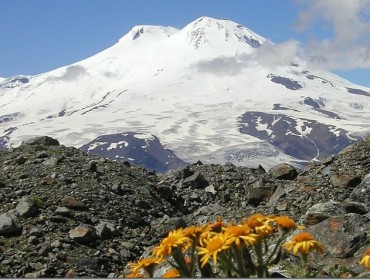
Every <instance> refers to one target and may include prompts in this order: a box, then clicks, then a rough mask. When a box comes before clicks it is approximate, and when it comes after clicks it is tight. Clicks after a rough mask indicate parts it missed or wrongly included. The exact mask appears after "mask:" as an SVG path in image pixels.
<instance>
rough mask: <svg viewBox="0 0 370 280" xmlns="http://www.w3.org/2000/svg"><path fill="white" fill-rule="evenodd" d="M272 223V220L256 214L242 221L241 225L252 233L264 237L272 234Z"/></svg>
mask: <svg viewBox="0 0 370 280" xmlns="http://www.w3.org/2000/svg"><path fill="white" fill-rule="evenodd" d="M272 222H273V219H272V218H269V217H265V216H264V215H262V214H259V213H256V214H253V215H251V216H250V217H249V219H248V220H246V221H243V224H244V225H247V226H249V227H250V228H251V229H252V230H253V231H254V233H257V234H260V235H262V236H265V235H270V234H272V233H273V232H274V228H273V226H272Z"/></svg>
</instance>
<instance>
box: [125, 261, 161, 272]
mask: <svg viewBox="0 0 370 280" xmlns="http://www.w3.org/2000/svg"><path fill="white" fill-rule="evenodd" d="M161 262H162V260H161V259H158V258H152V257H149V258H145V259H141V260H138V261H137V262H135V263H130V266H131V271H132V274H133V275H142V269H143V270H144V271H145V272H146V273H147V274H148V275H149V276H150V275H152V274H153V272H154V267H155V266H156V265H157V264H159V263H161Z"/></svg>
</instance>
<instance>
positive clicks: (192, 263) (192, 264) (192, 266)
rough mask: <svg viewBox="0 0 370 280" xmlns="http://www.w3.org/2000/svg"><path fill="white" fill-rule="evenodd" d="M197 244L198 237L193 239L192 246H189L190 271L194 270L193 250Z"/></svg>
mask: <svg viewBox="0 0 370 280" xmlns="http://www.w3.org/2000/svg"><path fill="white" fill-rule="evenodd" d="M197 244H198V238H197V239H196V240H194V242H193V244H192V246H191V263H190V271H191V273H193V272H194V267H195V250H196V248H197Z"/></svg>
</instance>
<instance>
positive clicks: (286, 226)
mask: <svg viewBox="0 0 370 280" xmlns="http://www.w3.org/2000/svg"><path fill="white" fill-rule="evenodd" d="M274 220H275V222H276V224H277V225H278V227H279V228H281V229H283V230H290V229H296V228H297V225H296V223H295V222H294V221H293V220H292V219H291V218H289V217H288V216H279V217H275V218H274Z"/></svg>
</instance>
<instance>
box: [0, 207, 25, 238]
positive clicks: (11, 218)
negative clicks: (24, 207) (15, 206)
mask: <svg viewBox="0 0 370 280" xmlns="http://www.w3.org/2000/svg"><path fill="white" fill-rule="evenodd" d="M21 230H22V226H21V225H20V223H19V220H18V218H17V216H16V215H15V214H14V211H8V212H7V213H4V214H2V215H0V235H4V236H10V235H14V234H18V233H19V232H20V231H21Z"/></svg>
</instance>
